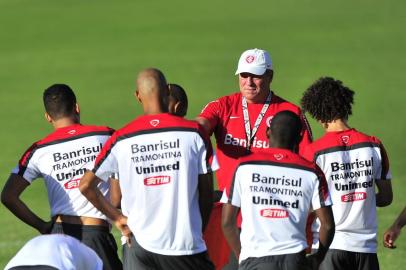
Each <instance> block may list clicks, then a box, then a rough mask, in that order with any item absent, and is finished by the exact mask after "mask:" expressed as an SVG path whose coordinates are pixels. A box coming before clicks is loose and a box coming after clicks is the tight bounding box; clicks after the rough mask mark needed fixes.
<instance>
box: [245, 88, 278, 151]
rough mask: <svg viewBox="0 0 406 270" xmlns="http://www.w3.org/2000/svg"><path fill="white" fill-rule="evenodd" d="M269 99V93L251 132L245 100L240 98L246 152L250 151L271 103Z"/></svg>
mask: <svg viewBox="0 0 406 270" xmlns="http://www.w3.org/2000/svg"><path fill="white" fill-rule="evenodd" d="M271 98H272V92H269V95H268V97H267V98H266V100H265V103H264V105H263V106H262V109H261V112H260V113H259V115H258V117H257V120H255V124H254V128H253V129H252V130H251V125H250V117H249V114H248V103H247V99H246V98H245V97H242V112H243V115H244V126H245V134H246V135H247V150H250V148H251V144H252V141H253V139H254V136H255V134H256V133H257V131H258V128H259V125H260V124H261V122H262V119H263V118H264V116H265V113H266V111H267V110H268V107H269V104H270V103H271Z"/></svg>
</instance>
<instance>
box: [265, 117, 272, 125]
mask: <svg viewBox="0 0 406 270" xmlns="http://www.w3.org/2000/svg"><path fill="white" fill-rule="evenodd" d="M272 118H273V115H271V116H269V117H268V118H267V119H266V120H265V123H266V125H267V127H270V126H271V122H272Z"/></svg>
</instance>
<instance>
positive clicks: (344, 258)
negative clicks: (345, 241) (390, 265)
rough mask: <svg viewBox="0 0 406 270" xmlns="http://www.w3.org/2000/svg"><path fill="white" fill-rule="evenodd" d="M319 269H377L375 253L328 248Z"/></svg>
mask: <svg viewBox="0 0 406 270" xmlns="http://www.w3.org/2000/svg"><path fill="white" fill-rule="evenodd" d="M319 269H320V270H338V269H347V270H350V269H351V270H379V262H378V256H377V255H376V253H361V252H352V251H345V250H340V249H330V250H328V251H327V254H326V257H325V258H324V260H323V262H322V263H321V265H320V268H319Z"/></svg>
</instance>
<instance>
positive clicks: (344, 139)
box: [341, 135, 350, 144]
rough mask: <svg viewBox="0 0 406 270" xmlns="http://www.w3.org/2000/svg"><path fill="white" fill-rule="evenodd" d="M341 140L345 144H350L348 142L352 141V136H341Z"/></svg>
mask: <svg viewBox="0 0 406 270" xmlns="http://www.w3.org/2000/svg"><path fill="white" fill-rule="evenodd" d="M341 141H342V142H343V143H344V144H348V142H349V141H350V136H348V135H344V136H342V137H341Z"/></svg>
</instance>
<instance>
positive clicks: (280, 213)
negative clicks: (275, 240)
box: [260, 208, 289, 218]
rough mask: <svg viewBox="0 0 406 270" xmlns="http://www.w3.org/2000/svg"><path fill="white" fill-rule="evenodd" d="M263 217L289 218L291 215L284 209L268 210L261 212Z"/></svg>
mask: <svg viewBox="0 0 406 270" xmlns="http://www.w3.org/2000/svg"><path fill="white" fill-rule="evenodd" d="M260 214H261V216H262V217H265V218H287V217H289V213H288V211H286V210H283V209H275V208H268V209H262V210H261V211H260Z"/></svg>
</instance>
